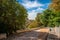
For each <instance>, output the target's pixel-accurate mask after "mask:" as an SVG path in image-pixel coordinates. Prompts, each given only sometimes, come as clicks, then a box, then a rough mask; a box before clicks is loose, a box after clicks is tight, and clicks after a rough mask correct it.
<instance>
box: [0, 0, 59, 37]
mask: <svg viewBox="0 0 60 40" xmlns="http://www.w3.org/2000/svg"><path fill="white" fill-rule="evenodd" d="M27 17H28V14H27V10H26V9H25V8H24V7H23V6H22V5H21V4H20V3H18V2H17V0H0V33H6V36H7V37H8V36H9V35H10V34H12V33H16V31H17V30H21V29H26V28H37V27H55V26H56V27H59V26H60V0H52V2H51V4H50V5H49V7H48V8H47V9H46V10H44V11H43V12H42V13H38V14H37V16H36V18H35V20H32V21H31V20H29V19H28V18H27ZM28 21H29V22H28Z"/></svg>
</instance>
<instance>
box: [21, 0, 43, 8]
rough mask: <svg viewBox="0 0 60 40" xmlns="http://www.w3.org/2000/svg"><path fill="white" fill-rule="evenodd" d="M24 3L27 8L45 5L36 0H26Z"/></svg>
mask: <svg viewBox="0 0 60 40" xmlns="http://www.w3.org/2000/svg"><path fill="white" fill-rule="evenodd" d="M22 5H23V6H25V7H26V8H33V7H40V6H44V5H43V4H40V3H38V2H37V1H36V0H35V1H34V2H31V1H28V0H26V1H24V3H22Z"/></svg>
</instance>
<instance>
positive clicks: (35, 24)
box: [28, 21, 38, 28]
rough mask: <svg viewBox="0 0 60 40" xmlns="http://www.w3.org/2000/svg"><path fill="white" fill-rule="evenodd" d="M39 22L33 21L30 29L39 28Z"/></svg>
mask: <svg viewBox="0 0 60 40" xmlns="http://www.w3.org/2000/svg"><path fill="white" fill-rule="evenodd" d="M37 25H38V24H37V22H36V21H33V22H31V23H30V25H29V26H28V28H36V27H37Z"/></svg>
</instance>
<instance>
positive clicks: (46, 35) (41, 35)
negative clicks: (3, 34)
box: [0, 31, 60, 40]
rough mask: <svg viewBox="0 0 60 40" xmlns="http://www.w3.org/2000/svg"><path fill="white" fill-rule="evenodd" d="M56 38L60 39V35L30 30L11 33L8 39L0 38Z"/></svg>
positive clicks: (12, 39) (10, 39)
mask: <svg viewBox="0 0 60 40" xmlns="http://www.w3.org/2000/svg"><path fill="white" fill-rule="evenodd" d="M47 38H49V39H54V40H60V38H58V36H56V35H54V34H49V33H47V32H37V31H29V32H23V33H17V34H12V35H10V36H9V37H8V38H7V39H4V38H3V39H0V40H31V39H32V40H38V39H41V40H48V39H47Z"/></svg>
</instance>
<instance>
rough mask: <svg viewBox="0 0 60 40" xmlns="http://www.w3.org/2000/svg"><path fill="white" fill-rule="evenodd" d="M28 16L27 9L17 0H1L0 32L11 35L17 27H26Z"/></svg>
mask: <svg viewBox="0 0 60 40" xmlns="http://www.w3.org/2000/svg"><path fill="white" fill-rule="evenodd" d="M26 18H27V11H26V9H25V8H24V7H23V6H22V5H21V4H19V3H18V2H17V1H16V0H1V1H0V32H3V33H6V34H7V35H9V34H11V33H12V32H16V30H17V29H24V28H25V27H24V25H25V22H26Z"/></svg>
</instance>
